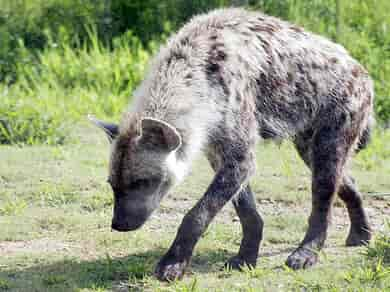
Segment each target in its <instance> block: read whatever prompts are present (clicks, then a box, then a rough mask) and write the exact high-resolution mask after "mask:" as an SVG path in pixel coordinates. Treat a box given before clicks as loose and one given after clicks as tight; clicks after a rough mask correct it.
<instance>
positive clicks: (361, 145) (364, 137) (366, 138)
mask: <svg viewBox="0 0 390 292" xmlns="http://www.w3.org/2000/svg"><path fill="white" fill-rule="evenodd" d="M374 125H375V118H374V115H373V113H371V114H370V117H369V120H368V123H367V125H366V127H365V129H364V130H363V131H362V133H361V135H360V138H359V142H358V144H357V147H356V153H358V152H360V151H361V150H363V149H365V148H366V147H367V145H368V144H369V143H370V140H371V132H372V129H373V127H374Z"/></svg>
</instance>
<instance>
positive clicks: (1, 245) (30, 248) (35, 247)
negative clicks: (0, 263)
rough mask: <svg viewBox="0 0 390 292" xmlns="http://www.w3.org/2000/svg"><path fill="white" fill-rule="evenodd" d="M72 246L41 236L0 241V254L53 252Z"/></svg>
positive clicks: (66, 249) (65, 249)
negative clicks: (25, 239) (26, 239)
mask: <svg viewBox="0 0 390 292" xmlns="http://www.w3.org/2000/svg"><path fill="white" fill-rule="evenodd" d="M71 247H72V246H70V245H69V244H67V243H65V242H62V241H58V240H55V239H50V238H40V239H34V240H28V241H5V242H0V256H6V255H7V256H10V255H12V256H14V255H17V254H21V253H30V254H31V253H32V254H34V253H36V254H40V253H51V252H66V251H69V249H70V248H71Z"/></svg>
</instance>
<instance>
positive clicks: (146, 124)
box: [140, 118, 181, 152]
mask: <svg viewBox="0 0 390 292" xmlns="http://www.w3.org/2000/svg"><path fill="white" fill-rule="evenodd" d="M141 128H142V134H141V140H140V141H141V142H143V143H147V144H149V145H152V146H154V147H161V149H164V150H167V151H168V152H171V151H174V150H176V149H178V148H179V147H180V146H181V136H180V134H179V132H178V131H177V130H176V129H175V128H174V127H173V126H171V125H170V124H168V123H166V122H164V121H160V120H158V119H154V118H143V119H142V120H141Z"/></svg>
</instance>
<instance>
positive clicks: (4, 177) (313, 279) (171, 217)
mask: <svg viewBox="0 0 390 292" xmlns="http://www.w3.org/2000/svg"><path fill="white" fill-rule="evenodd" d="M386 137H388V135H387V136H386ZM70 140H71V141H70V142H69V143H68V144H66V145H65V146H58V147H49V146H33V147H10V146H1V147H0V161H1V164H0V226H1V229H0V291H2V290H11V291H106V290H108V291H111V290H113V291H205V290H206V289H207V290H210V291H290V290H292V291H312V290H315V291H319V290H321V291H322V290H332V291H346V290H348V289H350V290H351V291H368V290H372V291H384V290H385V289H387V288H386V287H390V280H389V279H387V280H389V281H387V280H386V281H385V282H383V281H379V280H378V281H370V282H369V281H365V280H364V279H365V278H364V277H365V274H364V273H365V272H364V271H365V267H366V266H367V265H368V264H367V262H366V259H365V256H364V253H365V248H362V247H360V248H347V247H345V246H344V240H345V238H346V236H347V232H348V228H349V222H348V216H347V212H346V210H345V208H344V206H343V204H342V203H341V202H340V201H339V200H336V202H335V208H334V212H333V224H332V226H331V229H330V233H329V239H328V241H327V245H326V248H325V249H324V250H323V252H321V254H320V264H318V265H317V266H316V267H314V268H312V269H309V270H305V271H298V272H294V271H291V270H289V269H288V268H286V267H285V266H284V261H285V259H286V258H287V256H288V254H289V252H291V251H292V250H293V249H294V247H296V246H297V244H298V243H299V241H300V240H301V239H302V238H303V235H304V232H305V230H306V226H307V217H308V215H309V213H310V173H309V171H308V170H307V169H306V168H305V166H304V164H303V163H302V162H301V161H300V159H299V158H298V156H297V154H296V153H295V151H294V150H293V147H292V146H291V145H290V144H289V143H285V144H283V145H279V146H278V145H275V144H269V143H265V144H261V145H259V147H258V153H257V159H258V163H257V173H256V175H255V176H254V177H253V179H252V188H253V191H254V192H255V194H256V199H257V204H258V209H259V210H260V212H261V214H262V216H263V217H264V220H265V229H264V240H263V242H262V246H261V251H260V257H259V259H258V267H257V268H256V269H254V270H248V269H246V270H244V271H243V272H233V271H227V270H224V269H223V264H224V262H225V260H227V259H228V258H229V257H230V256H231V255H233V254H234V253H235V252H236V251H237V250H238V247H239V243H240V240H241V229H240V223H239V221H238V217H237V216H236V214H235V213H234V210H233V208H232V207H231V205H230V204H229V205H228V206H226V207H225V208H224V210H223V212H221V213H220V214H219V215H218V216H217V218H216V220H215V221H214V222H213V223H212V224H211V226H210V227H209V229H208V231H207V232H206V234H205V235H204V236H203V237H202V239H201V240H200V242H199V244H198V245H197V248H196V250H195V253H194V257H193V260H192V264H191V269H190V271H189V272H188V273H187V274H186V276H185V278H184V280H183V281H181V282H174V283H161V282H159V281H157V280H156V279H154V278H153V275H152V271H153V269H154V265H155V264H156V263H157V261H158V259H159V258H160V257H161V256H162V255H163V254H164V252H165V251H166V250H167V248H168V247H169V245H170V243H171V242H172V240H173V239H174V237H175V234H176V230H177V228H178V226H179V224H180V222H181V219H182V217H183V216H184V214H185V213H186V211H187V210H188V209H189V208H191V206H193V205H194V204H195V202H196V200H197V199H199V198H200V196H201V195H202V193H203V192H204V191H205V189H206V187H207V184H208V183H209V182H210V180H211V178H212V171H211V169H210V167H209V165H208V163H207V162H206V160H205V159H204V158H203V157H202V158H200V159H199V160H198V161H196V162H195V164H194V165H193V168H192V171H191V173H190V175H189V176H188V178H187V179H186V180H185V181H184V182H183V183H182V184H181V185H180V186H178V187H176V188H175V189H174V190H173V191H172V192H171V193H170V194H169V196H168V197H166V198H165V199H164V200H163V202H162V205H161V207H160V209H159V210H158V211H157V212H155V213H154V214H153V216H152V218H151V219H150V220H149V221H148V222H147V223H146V224H145V225H144V226H143V227H142V228H141V229H140V230H138V231H135V232H129V233H117V232H111V229H110V221H111V215H112V194H111V191H110V189H109V186H108V185H107V183H106V176H107V163H108V142H107V141H106V139H105V137H104V136H103V134H101V133H100V132H98V130H95V129H94V128H92V127H91V126H88V125H82V126H80V127H77V128H75V130H74V131H73V133H72V137H71V139H70ZM384 143H385V145H386V144H387V145H389V144H390V140H389V141H388V142H386V141H385V142H384ZM373 153H374V154H372V155H375V152H373ZM362 155H363V156H362V157H361V158H359V157H358V158H357V159H356V161H355V162H354V163H352V165H351V166H352V169H353V171H352V173H353V175H354V177H355V178H356V180H357V182H358V185H359V187H360V189H361V191H362V192H363V193H364V197H365V202H366V207H367V211H368V213H369V217H370V219H371V222H372V224H373V229H374V230H375V232H376V233H377V234H378V233H380V232H386V227H385V220H386V218H387V219H388V218H389V216H390V193H389V190H390V180H389V177H390V157H388V156H386V157H385V158H381V159H377V160H375V161H376V162H375V164H373V163H372V160H370V159H369V158H367V157H365V156H364V154H362ZM370 155H371V154H370ZM367 277H368V276H367ZM378 277H379V276H378ZM389 289H390V288H389ZM389 291H390V290H389Z"/></svg>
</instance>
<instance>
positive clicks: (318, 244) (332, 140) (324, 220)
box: [286, 120, 355, 269]
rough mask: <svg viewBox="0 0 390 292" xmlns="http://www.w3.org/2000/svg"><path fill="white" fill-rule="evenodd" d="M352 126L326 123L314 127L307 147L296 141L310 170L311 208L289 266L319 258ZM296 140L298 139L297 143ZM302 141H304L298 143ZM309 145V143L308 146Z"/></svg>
mask: <svg viewBox="0 0 390 292" xmlns="http://www.w3.org/2000/svg"><path fill="white" fill-rule="evenodd" d="M353 130H354V129H348V128H345V127H344V125H343V124H342V120H340V123H337V124H334V125H325V126H323V127H321V128H319V129H318V130H317V131H315V133H314V135H313V136H312V138H311V139H309V140H308V141H307V142H308V144H306V148H305V149H307V150H306V151H304V150H305V149H304V148H302V147H299V145H298V147H297V148H298V152H300V154H301V156H303V157H302V158H303V160H304V161H305V162H306V163H307V164H308V166H309V167H310V168H311V170H312V211H311V215H310V218H309V227H308V230H307V232H306V235H305V237H304V239H303V241H302V242H301V243H300V245H299V247H298V248H297V249H296V250H295V251H294V252H293V253H292V254H291V255H290V256H289V257H288V258H287V261H286V264H287V265H288V266H289V267H291V268H292V269H301V268H307V267H310V266H312V265H314V264H315V263H316V262H317V261H318V252H319V251H320V250H321V249H322V247H323V246H324V243H325V240H326V237H327V230H328V225H329V223H330V219H331V206H332V201H333V197H334V195H335V193H336V192H337V190H338V186H339V185H340V182H341V179H342V173H343V170H344V166H345V163H346V160H347V157H348V154H349V151H350V149H351V147H352V143H353V141H352V139H351V140H347V139H344V138H343V139H340V137H351V138H353V136H354V133H355V132H354V131H353ZM297 144H299V143H297ZM301 145H303V144H301ZM307 145H309V146H307Z"/></svg>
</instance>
